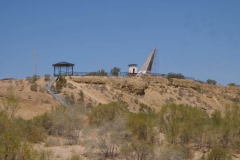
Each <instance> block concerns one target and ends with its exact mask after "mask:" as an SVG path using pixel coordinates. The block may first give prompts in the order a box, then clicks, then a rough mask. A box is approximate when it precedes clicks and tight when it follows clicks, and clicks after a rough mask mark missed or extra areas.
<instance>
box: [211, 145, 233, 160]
mask: <svg viewBox="0 0 240 160" xmlns="http://www.w3.org/2000/svg"><path fill="white" fill-rule="evenodd" d="M213 159H215V160H231V159H232V158H231V156H230V155H229V151H228V149H227V148H223V147H221V146H215V147H214V148H213V149H212V150H211V152H210V153H209V155H208V157H207V160H213Z"/></svg>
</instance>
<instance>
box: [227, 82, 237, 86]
mask: <svg viewBox="0 0 240 160" xmlns="http://www.w3.org/2000/svg"><path fill="white" fill-rule="evenodd" d="M228 86H237V85H236V83H228Z"/></svg>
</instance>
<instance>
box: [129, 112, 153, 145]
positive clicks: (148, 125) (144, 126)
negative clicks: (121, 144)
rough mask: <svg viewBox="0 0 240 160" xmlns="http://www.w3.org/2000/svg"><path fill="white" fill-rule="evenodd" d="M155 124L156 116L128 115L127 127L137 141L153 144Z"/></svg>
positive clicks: (144, 114) (143, 114)
mask: <svg viewBox="0 0 240 160" xmlns="http://www.w3.org/2000/svg"><path fill="white" fill-rule="evenodd" d="M155 122H156V116H155V115H154V114H147V113H136V114H129V116H128V120H127V126H128V129H129V130H130V131H131V132H132V134H133V135H134V136H135V137H136V138H137V139H138V140H142V141H146V142H148V143H151V144H153V143H154V142H155V136H156V132H155V130H154V127H155Z"/></svg>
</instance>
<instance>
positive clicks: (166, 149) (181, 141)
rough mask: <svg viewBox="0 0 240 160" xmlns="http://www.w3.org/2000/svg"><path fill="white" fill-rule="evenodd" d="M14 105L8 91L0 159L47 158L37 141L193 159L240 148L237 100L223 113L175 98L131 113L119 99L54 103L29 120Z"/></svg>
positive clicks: (115, 153)
mask: <svg viewBox="0 0 240 160" xmlns="http://www.w3.org/2000/svg"><path fill="white" fill-rule="evenodd" d="M17 111H18V99H17V98H16V97H14V96H13V95H9V96H8V98H7V100H6V101H5V102H4V104H3V105H2V106H1V111H0V159H5V160H8V159H30V160H31V159H50V157H51V154H50V152H49V151H44V150H39V149H35V148H34V145H35V144H37V143H39V142H44V143H45V147H48V146H56V145H84V146H85V148H86V150H85V153H84V156H85V157H88V159H108V158H112V159H114V158H119V159H127V160H128V159H129V160H130V159H131V160H132V159H139V160H145V159H192V158H193V156H194V152H195V151H200V152H202V153H203V154H202V155H201V157H199V159H206V160H212V159H216V160H221V159H224V160H225V159H231V157H232V156H233V155H234V153H237V152H238V151H239V149H240V126H239V124H240V106H238V105H235V104H234V105H232V106H228V107H226V111H225V113H224V114H222V113H221V112H219V111H214V112H213V113H211V114H209V113H207V112H206V111H205V110H203V109H199V108H196V107H191V106H186V105H177V104H167V105H164V106H161V109H160V111H158V112H154V111H151V112H144V110H142V111H140V112H139V113H131V112H129V111H128V106H127V104H126V103H124V102H112V103H109V104H100V105H99V106H97V107H90V108H89V107H85V106H84V105H83V104H81V103H79V104H75V105H74V106H72V107H65V106H58V107H55V108H53V109H52V111H51V112H49V113H45V114H44V115H42V116H38V117H35V118H33V119H32V120H24V119H22V118H19V117H16V116H15V115H16V112H17ZM49 137H61V138H62V139H65V143H64V144H60V143H58V142H56V141H53V140H51V139H49ZM93 137H94V138H93ZM71 158H72V159H80V155H77V154H75V155H73V156H72V157H70V159H71Z"/></svg>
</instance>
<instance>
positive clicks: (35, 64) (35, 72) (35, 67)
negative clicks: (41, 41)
mask: <svg viewBox="0 0 240 160" xmlns="http://www.w3.org/2000/svg"><path fill="white" fill-rule="evenodd" d="M34 76H35V78H36V76H37V54H36V49H35V48H34Z"/></svg>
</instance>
